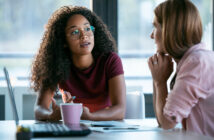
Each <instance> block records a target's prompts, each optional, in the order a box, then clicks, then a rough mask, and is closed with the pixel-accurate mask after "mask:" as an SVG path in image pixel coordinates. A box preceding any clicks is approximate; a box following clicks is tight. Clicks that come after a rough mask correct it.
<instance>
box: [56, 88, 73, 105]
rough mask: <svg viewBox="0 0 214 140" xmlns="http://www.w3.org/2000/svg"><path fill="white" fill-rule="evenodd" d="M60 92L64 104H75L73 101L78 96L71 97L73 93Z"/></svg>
mask: <svg viewBox="0 0 214 140" xmlns="http://www.w3.org/2000/svg"><path fill="white" fill-rule="evenodd" d="M60 92H61V93H62V100H63V102H64V103H73V100H74V99H75V98H76V96H71V93H70V92H68V91H64V90H62V89H60Z"/></svg>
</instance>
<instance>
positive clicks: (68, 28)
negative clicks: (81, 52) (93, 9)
mask: <svg viewBox="0 0 214 140" xmlns="http://www.w3.org/2000/svg"><path fill="white" fill-rule="evenodd" d="M84 25H89V23H85V24H84ZM75 27H77V26H75V25H73V26H70V27H67V28H66V30H70V29H72V28H75Z"/></svg>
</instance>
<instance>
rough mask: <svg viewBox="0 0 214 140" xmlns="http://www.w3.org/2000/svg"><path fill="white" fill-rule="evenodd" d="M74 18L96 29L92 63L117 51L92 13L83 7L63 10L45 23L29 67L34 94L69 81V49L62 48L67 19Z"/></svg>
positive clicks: (108, 35)
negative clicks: (36, 50) (83, 19)
mask: <svg viewBox="0 0 214 140" xmlns="http://www.w3.org/2000/svg"><path fill="white" fill-rule="evenodd" d="M76 14H80V15H82V16H84V17H85V18H86V19H87V20H88V21H89V22H90V24H91V25H92V26H94V27H95V32H94V48H93V50H92V55H93V57H94V59H96V58H97V57H98V56H99V55H101V54H104V55H105V54H107V53H109V52H115V51H116V43H115V40H114V39H113V37H112V35H111V34H110V32H109V31H108V29H107V26H106V25H105V24H104V23H103V21H102V20H101V19H100V18H99V17H98V16H97V15H96V14H95V13H93V12H92V11H90V10H89V9H87V8H85V7H73V6H63V7H61V8H59V9H58V10H56V11H55V12H54V13H53V15H52V16H51V17H50V19H49V20H48V23H47V26H46V30H45V32H44V35H43V38H42V42H41V44H40V49H39V51H38V53H37V55H36V57H35V60H34V62H33V63H32V75H31V87H32V88H33V89H34V90H35V91H40V92H44V91H46V90H47V89H50V90H51V91H55V90H56V89H57V85H58V83H60V82H63V81H65V80H66V79H67V78H68V77H69V74H70V68H71V63H72V60H71V53H70V50H69V48H68V47H64V46H65V45H66V44H67V43H66V36H65V27H66V24H67V21H68V19H69V18H70V17H71V16H73V15H76Z"/></svg>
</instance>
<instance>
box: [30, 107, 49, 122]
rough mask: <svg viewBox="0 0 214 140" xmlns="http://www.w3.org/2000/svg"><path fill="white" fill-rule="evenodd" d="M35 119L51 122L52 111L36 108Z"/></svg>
mask: <svg viewBox="0 0 214 140" xmlns="http://www.w3.org/2000/svg"><path fill="white" fill-rule="evenodd" d="M34 112H35V119H36V120H39V121H45V120H49V116H50V114H51V111H50V110H48V109H45V108H43V107H41V106H39V105H37V106H36V107H35V110H34Z"/></svg>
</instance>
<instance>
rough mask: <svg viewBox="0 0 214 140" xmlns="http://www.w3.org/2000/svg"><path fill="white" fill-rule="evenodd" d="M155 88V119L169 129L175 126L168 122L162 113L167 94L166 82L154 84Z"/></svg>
mask: <svg viewBox="0 0 214 140" xmlns="http://www.w3.org/2000/svg"><path fill="white" fill-rule="evenodd" d="M155 89H156V105H155V108H156V115H157V119H158V121H159V123H160V126H161V127H162V128H164V129H170V128H173V127H174V126H175V124H174V123H172V122H170V121H169V120H168V119H167V118H166V117H165V116H164V114H163V109H164V106H165V104H166V98H167V95H168V90H167V84H166V83H161V84H157V83H156V84H155Z"/></svg>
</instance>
